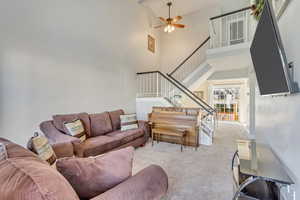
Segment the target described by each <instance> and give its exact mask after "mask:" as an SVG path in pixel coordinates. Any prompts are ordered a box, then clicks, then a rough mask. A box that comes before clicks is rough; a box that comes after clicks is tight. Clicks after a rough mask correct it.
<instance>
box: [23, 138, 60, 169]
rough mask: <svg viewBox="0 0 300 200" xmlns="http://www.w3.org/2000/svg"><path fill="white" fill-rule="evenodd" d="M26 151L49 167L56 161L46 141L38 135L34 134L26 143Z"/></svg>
mask: <svg viewBox="0 0 300 200" xmlns="http://www.w3.org/2000/svg"><path fill="white" fill-rule="evenodd" d="M28 149H30V150H31V151H33V152H34V153H36V154H37V155H38V156H39V157H40V158H41V159H42V160H45V161H47V162H48V163H49V164H50V165H53V164H54V163H55V161H56V159H57V158H56V155H55V153H54V151H53V149H52V147H51V145H50V144H49V142H48V139H47V138H46V137H44V136H43V135H40V134H39V133H34V137H32V138H31V139H30V141H29V142H28Z"/></svg>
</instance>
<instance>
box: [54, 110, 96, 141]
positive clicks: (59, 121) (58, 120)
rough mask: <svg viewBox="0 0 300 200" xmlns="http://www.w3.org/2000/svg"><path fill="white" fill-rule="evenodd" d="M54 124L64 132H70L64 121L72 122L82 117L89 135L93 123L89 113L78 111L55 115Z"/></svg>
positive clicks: (88, 135)
mask: <svg viewBox="0 0 300 200" xmlns="http://www.w3.org/2000/svg"><path fill="white" fill-rule="evenodd" d="M52 118H53V124H54V126H55V127H56V128H57V129H58V130H60V131H62V132H63V133H66V134H67V133H68V130H67V129H66V127H65V125H64V123H66V122H72V121H74V120H76V119H80V120H81V122H82V123H83V125H84V130H85V133H86V136H87V137H90V136H91V123H90V118H89V114H87V113H78V114H67V115H54V116H53V117H52Z"/></svg>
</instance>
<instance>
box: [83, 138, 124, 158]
mask: <svg viewBox="0 0 300 200" xmlns="http://www.w3.org/2000/svg"><path fill="white" fill-rule="evenodd" d="M120 144H121V140H120V139H119V138H116V137H109V136H106V135H103V136H98V137H91V138H88V139H87V140H86V141H85V142H84V143H82V145H81V148H82V151H83V152H82V154H83V157H89V156H97V155H100V154H102V153H105V152H107V151H109V150H112V149H114V148H116V147H118V146H119V145H120Z"/></svg>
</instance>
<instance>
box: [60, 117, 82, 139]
mask: <svg viewBox="0 0 300 200" xmlns="http://www.w3.org/2000/svg"><path fill="white" fill-rule="evenodd" d="M64 125H65V128H66V130H67V134H68V135H71V136H73V137H77V138H79V139H80V140H81V142H84V141H85V140H86V135H85V131H84V127H83V124H82V122H81V120H80V119H75V120H74V121H71V122H64Z"/></svg>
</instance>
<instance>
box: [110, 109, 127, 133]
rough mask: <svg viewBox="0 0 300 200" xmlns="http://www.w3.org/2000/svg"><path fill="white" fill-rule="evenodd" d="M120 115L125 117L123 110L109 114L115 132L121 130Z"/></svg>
mask: <svg viewBox="0 0 300 200" xmlns="http://www.w3.org/2000/svg"><path fill="white" fill-rule="evenodd" d="M120 115H124V111H123V110H116V111H111V112H109V116H110V119H111V124H112V128H113V131H116V130H119V129H120V128H121V120H120Z"/></svg>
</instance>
